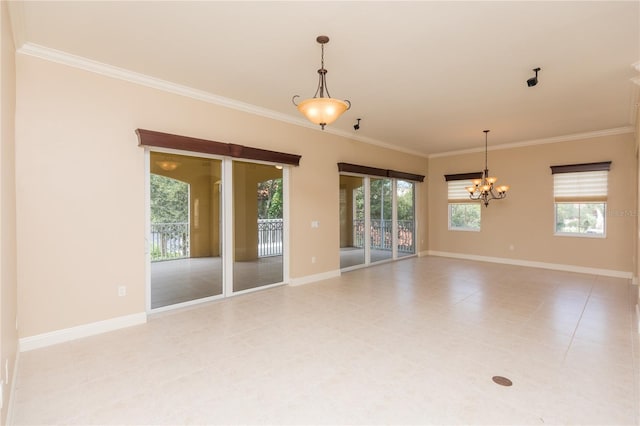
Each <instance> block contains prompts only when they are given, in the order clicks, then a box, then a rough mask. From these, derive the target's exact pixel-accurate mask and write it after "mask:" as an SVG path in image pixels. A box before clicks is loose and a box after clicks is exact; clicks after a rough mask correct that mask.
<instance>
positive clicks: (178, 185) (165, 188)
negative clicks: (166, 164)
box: [150, 173, 189, 223]
mask: <svg viewBox="0 0 640 426" xmlns="http://www.w3.org/2000/svg"><path fill="white" fill-rule="evenodd" d="M150 183H151V223H186V222H188V221H189V184H187V183H185V182H181V181H179V180H175V179H171V178H168V177H166V176H162V175H156V174H153V173H152V174H151V182H150Z"/></svg>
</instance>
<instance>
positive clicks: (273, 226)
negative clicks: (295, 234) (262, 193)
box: [258, 219, 283, 257]
mask: <svg viewBox="0 0 640 426" xmlns="http://www.w3.org/2000/svg"><path fill="white" fill-rule="evenodd" d="M282 235H283V227H282V219H258V257H267V256H281V255H282Z"/></svg>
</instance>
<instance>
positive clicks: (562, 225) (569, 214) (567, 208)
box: [556, 203, 607, 236]
mask: <svg viewBox="0 0 640 426" xmlns="http://www.w3.org/2000/svg"><path fill="white" fill-rule="evenodd" d="M606 210H607V204H606V203H556V233H557V234H587V235H589V234H591V235H596V236H602V235H604V225H605V223H604V222H605V212H606Z"/></svg>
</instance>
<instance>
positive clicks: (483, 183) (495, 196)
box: [467, 130, 509, 207]
mask: <svg viewBox="0 0 640 426" xmlns="http://www.w3.org/2000/svg"><path fill="white" fill-rule="evenodd" d="M483 132H484V172H482V179H474V180H473V181H472V183H473V186H468V187H467V191H469V198H471V199H472V200H482V202H483V203H484V206H485V207H489V201H490V200H501V199H503V198H504V197H506V196H507V191H508V190H509V185H500V186H495V183H496V182H497V180H498V178H497V177H493V176H489V167H488V166H487V134H488V133H489V130H483Z"/></svg>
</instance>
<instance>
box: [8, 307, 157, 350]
mask: <svg viewBox="0 0 640 426" xmlns="http://www.w3.org/2000/svg"><path fill="white" fill-rule="evenodd" d="M146 322H147V314H146V312H139V313H137V314H131V315H125V316H122V317H116V318H111V319H108V320H104V321H98V322H92V323H89V324H83V325H79V326H76V327H71V328H65V329H62V330H56V331H51V332H49V333H43V334H37V335H35V336H29V337H23V338H21V339H20V340H19V341H18V343H19V348H20V349H19V350H20V352H27V351H31V350H34V349H39V348H44V347H46V346H51V345H55V344H57V343H63V342H69V341H71V340H76V339H81V338H83V337H89V336H94V335H96V334H102V333H106V332H109V331H114V330H118V329H120V328H126V327H131V326H133V325H140V324H144V323H146Z"/></svg>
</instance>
